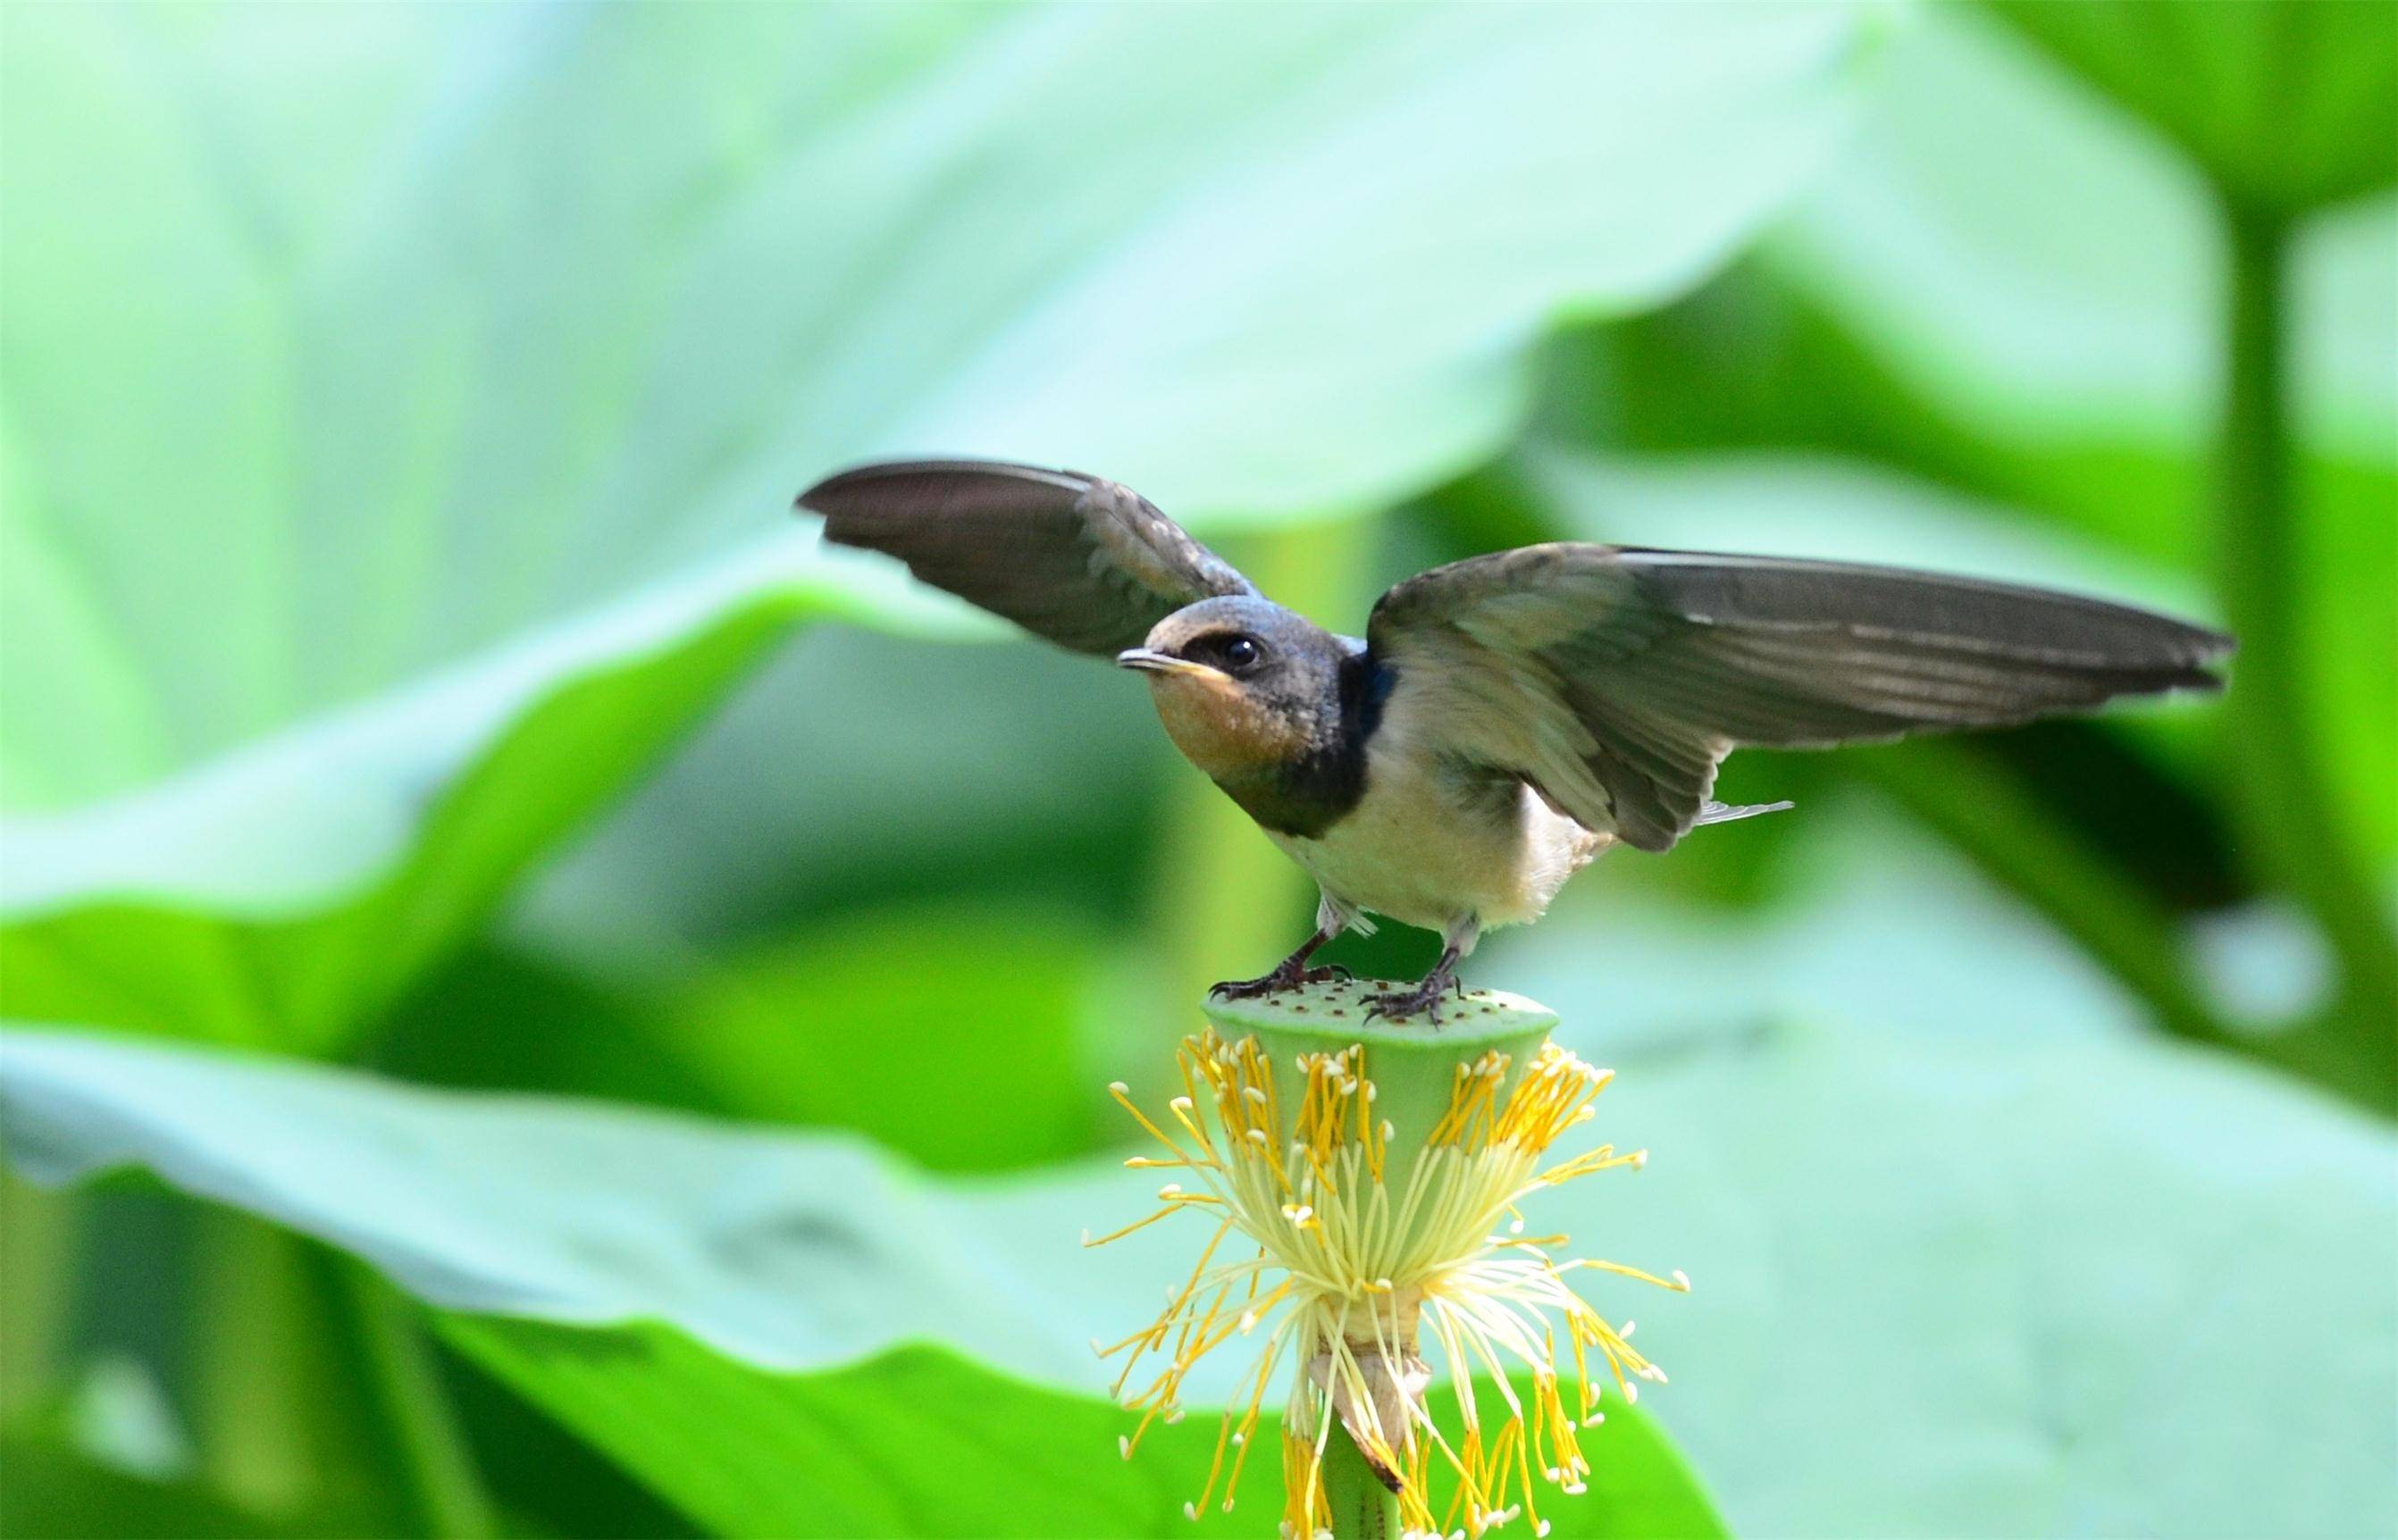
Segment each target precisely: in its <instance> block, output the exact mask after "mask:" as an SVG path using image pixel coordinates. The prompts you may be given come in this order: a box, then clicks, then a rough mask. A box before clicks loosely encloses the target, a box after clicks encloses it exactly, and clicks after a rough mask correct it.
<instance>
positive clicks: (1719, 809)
mask: <svg viewBox="0 0 2398 1540" xmlns="http://www.w3.org/2000/svg"><path fill="white" fill-rule="evenodd" d="M1791 806H1792V804H1790V803H1788V802H1747V803H1735V802H1708V803H1705V804H1704V805H1702V806H1701V807H1700V809H1699V816H1698V817H1697V818H1695V819H1693V820H1691V826H1692V827H1696V826H1697V825H1698V824H1729V823H1731V821H1732V820H1733V819H1735V818H1755V817H1756V816H1757V815H1758V813H1761V812H1784V811H1787V810H1789V808H1790V807H1791Z"/></svg>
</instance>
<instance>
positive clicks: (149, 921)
mask: <svg viewBox="0 0 2398 1540" xmlns="http://www.w3.org/2000/svg"><path fill="white" fill-rule="evenodd" d="M1866 30H1867V29H1866V27H1865V26H1864V24H1862V23H1861V22H1860V21H1859V20H1858V16H1857V13H1854V12H1852V11H1851V10H1849V9H1847V8H1844V7H1809V8H1806V9H1794V10H1790V11H1785V12H1782V13H1778V14H1776V15H1773V16H1772V17H1770V18H1764V19H1761V20H1760V19H1758V18H1755V17H1745V16H1739V17H1736V16H1732V15H1730V14H1727V13H1720V12H1714V11H1702V10H1678V9H1666V8H1660V7H1646V6H1637V5H1618V6H1604V7H1572V8H1548V9H1527V10H1521V11H1516V12H1512V13H1507V14H1505V15H1504V16H1493V15H1491V14H1490V13H1488V12H1484V11H1481V10H1478V9H1477V8H1475V7H1439V8H1427V7H1302V8H1300V9H1296V10H1288V11H1277V12H1273V13H1263V12H1248V11H1241V12H1233V11H1211V10H1200V9H1181V8H1173V7H1082V8H1031V9H1023V10H1018V9H1013V8H1002V7H899V8H882V7H749V8H742V7H733V8H727V9H720V10H712V11H707V12H704V13H684V12H679V11H667V10H660V9H653V8H643V7H541V8H537V9H530V10H527V9H517V8H506V7H502V8H488V9H466V10H451V11H438V12H435V11H427V12H424V13H423V14H419V15H409V16H378V17H373V18H369V19H366V20H359V19H357V18H356V17H353V16H352V15H350V14H347V13H344V12H340V11H322V12H312V13H294V12H283V11H276V12H263V11H252V10H246V9H244V8H242V7H232V8H229V9H227V10H223V11H211V12H196V13H187V12H165V11H157V10H142V9H125V8H114V9H112V8H81V9H78V8H72V7H67V8H59V9H53V10H47V11H41V12H29V13H27V15H26V16H25V17H23V18H22V19H20V22H18V23H16V24H12V27H11V29H10V40H9V41H10V46H9V48H8V50H7V58H6V61H5V64H0V68H5V70H6V83H7V90H6V92H5V96H6V100H7V121H6V125H5V127H6V133H7V141H8V145H9V154H8V155H7V161H6V165H5V167H0V172H4V173H5V177H4V178H0V196H5V197H6V198H7V202H8V204H9V207H10V208H11V209H12V211H13V212H14V215H15V218H14V219H13V220H12V229H13V230H14V231H15V235H14V236H13V237H12V241H11V249H10V272H9V280H10V281H9V284H8V287H7V297H6V307H7V309H6V322H7V325H6V328H5V336H6V342H5V345H0V375H5V379H6V382H7V397H8V405H7V417H6V420H5V422H0V484H5V487H6V489H7V497H6V499H5V500H0V502H5V510H6V512H5V521H4V522H0V542H5V549H6V552H7V561H6V562H5V563H0V568H5V570H6V573H7V584H8V603H7V606H6V608H5V615H6V622H5V626H6V630H5V633H0V655H5V656H6V657H7V659H9V660H11V661H12V662H11V667H10V669H9V673H10V677H11V681H12V688H11V690H10V695H9V710H8V713H7V717H6V720H5V724H0V766H4V767H5V770H6V783H5V795H6V800H7V807H8V809H9V810H10V812H11V813H12V815H14V817H13V819H12V823H11V826H10V829H9V842H10V854H11V860H10V862H9V864H8V876H7V904H8V907H9V909H10V910H11V912H12V913H13V914H14V915H15V916H17V917H18V924H17V925H16V926H15V927H14V928H12V929H11V931H9V932H8V933H7V938H6V939H7V952H8V956H7V973H8V977H9V980H10V994H9V997H8V999H7V1005H8V1007H9V1008H10V1009H16V1010H20V1011H34V1012H39V1013H66V1014H72V1015H74V1016H75V1017H76V1018H78V1019H83V1020H89V1021H95V1022H106V1023H113V1024H128V1025H134V1026H139V1027H143V1028H147V1029H152V1030H161V1031H173V1032H179V1033H182V1034H184V1035H191V1036H204V1037H210V1038H219V1039H222V1040H227V1041H240V1042H251V1043H274V1044H281V1045H287V1046H295V1047H300V1048H303V1049H309V1050H322V1049H324V1048H327V1047H329V1046H330V1045H331V1044H333V1043H335V1042H337V1041H339V1040H340V1039H341V1038H342V1037H343V1036H344V1033H345V1032H346V1031H347V1030H348V1028H349V1027H350V1025H351V1024H352V1023H354V1022H355V1021H356V1020H357V1017H358V1016H359V1015H360V1014H361V1013H362V1012H363V1011H366V1010H368V1009H370V1008H371V1007H372V1006H373V1005H375V1004H377V1003H380V1002H381V1001H383V1000H384V999H386V998H388V997H389V995H390V994H391V992H392V991H393V990H394V989H395V988H397V986H398V985H399V984H401V983H403V982H404V981H405V980H406V978H407V977H408V975H409V974H410V973H411V972H412V971H414V970H416V969H418V968H421V967H422V966H423V965H424V962H425V961H426V960H427V959H428V958H429V957H432V956H433V955H435V954H436V953H438V951H439V950H440V949H441V948H442V947H443V946H444V945H445V944H447V943H448V942H449V941H451V939H453V938H454V937H455V935H456V933H457V931H458V930H459V928H460V927H461V926H462V925H463V924H464V923H465V920H466V919H467V918H469V917H472V916H473V915H475V914H476V913H478V911H479V910H480V908H481V907H482V906H483V905H485V904H488V903H489V901H490V899H491V896H492V893H493V892H495V891H497V890H498V889H499V888H500V887H501V886H502V885H504V884H505V881H506V879H507V878H508V877H510V876H511V875H513V874H514V873H515V872H516V871H518V870H519V869H520V868H521V867H522V865H523V864H525V863H526V862H528V861H530V860H531V859H532V858H533V857H534V856H536V855H537V854H539V853H540V851H541V850H543V849H545V848H546V846H547V845H548V844H549V843H550V842H551V841H553V840H554V839H555V838H556V837H558V835H559V833H561V832H562V831H563V830H564V829H565V828H566V827H568V826H570V825H571V824H572V823H573V821H574V819H575V818H576V817H577V816H579V814H580V813H582V812H583V811H585V810H587V809H588V808H589V807H591V806H593V805H596V804H597V803H599V802H600V801H601V800H604V799H605V798H606V797H608V796H609V795H611V794H613V792H615V791H616V790H618V789H619V788H621V786H622V785H623V783H625V782H626V780H627V779H628V778H629V777H630V776H631V775H632V774H634V773H635V772H636V771H637V770H638V769H639V768H640V766H641V765H642V764H643V763H645V762H646V760H647V759H648V757H650V756H651V755H652V754H653V753H654V752H655V750H656V749H657V747H658V746H659V745H660V744H661V743H664V742H666V741H667V740H668V739H669V738H671V737H672V736H673V734H674V731H675V730H676V729H677V728H678V727H679V726H680V724H681V723H682V722H683V721H684V720H686V719H687V718H688V716H689V715H690V714H691V713H693V712H694V711H696V710H697V709H699V707H700V706H701V705H703V704H704V703H705V702H706V700H707V698H709V697H710V696H711V695H712V694H713V693H714V691H715V690H718V689H720V688H721V686H722V685H723V684H724V683H725V682H726V681H728V680H729V679H730V678H731V677H733V676H734V675H735V674H737V673H738V672H739V670H740V668H741V667H742V666H744V665H746V664H747V663H748V662H749V661H750V660H751V659H752V658H753V657H754V656H755V654H756V653H757V651H758V650H759V649H761V648H762V646H763V645H764V643H765V642H766V641H767V640H768V639H769V638H770V636H771V635H772V634H773V632H774V630H775V624H776V623H781V622H783V621H786V620H788V617H789V614H790V613H791V612H792V611H794V610H796V609H800V608H802V606H803V605H805V604H813V605H816V606H822V605H827V604H836V603H846V604H853V605H866V606H870V607H871V608H872V609H873V611H874V612H875V613H876V614H877V615H878V616H882V617H886V618H888V619H889V620H890V621H892V622H893V623H924V622H925V620H926V618H927V617H928V616H931V615H936V614H937V615H940V616H943V617H950V618H948V619H945V620H944V621H943V622H942V623H945V624H955V623H956V622H955V620H954V618H953V616H954V612H953V611H951V610H949V609H936V608H927V606H926V604H925V601H923V599H921V598H920V597H918V596H913V595H910V594H909V593H907V592H906V591H905V588H904V584H903V583H901V582H900V580H899V579H898V578H897V576H896V574H895V573H893V572H892V571H890V570H887V569H884V568H882V567H880V566H878V565H876V564H874V563H871V562H867V561H864V560H858V561H850V560H846V559H842V560H837V561H828V560H825V559H821V558H819V557H818V556H816V555H815V552H814V550H813V545H812V537H811V536H810V535H809V534H808V533H806V532H805V531H802V530H801V529H798V528H797V527H795V526H793V525H792V524H791V523H790V521H789V520H788V518H787V517H786V516H785V515H784V514H783V512H782V510H783V508H784V507H785V506H786V505H787V503H788V498H789V496H790V494H791V491H792V489H793V488H794V487H795V486H796V485H797V484H799V483H801V482H803V481H804V480H805V479H807V478H808V477H809V476H810V475H814V474H816V473H817V472H819V471H821V470H823V469H825V468H827V467H828V466H829V465H830V464H832V463H834V462H839V461H842V460H846V459H851V458H854V457H857V456H861V455H865V454H870V453H875V452H888V451H895V450H901V449H917V450H925V449H939V450H946V451H950V452H977V451H983V452H995V453H1004V454H1008V455H1011V456H1016V457H1021V458H1030V459H1034V460H1045V461H1052V462H1077V463H1088V464H1096V465H1099V466H1102V467H1103V468H1105V469H1107V470H1108V471H1109V472H1111V474H1114V475H1121V476H1124V477H1125V478H1127V479H1131V480H1134V481H1136V482H1138V484H1139V485H1141V486H1142V487H1143V488H1144V489H1146V490H1148V491H1150V492H1151V493H1152V494H1153V495H1156V496H1158V497H1160V498H1161V499H1162V500H1164V501H1165V502H1167V503H1168V504H1169V505H1171V506H1174V507H1176V508H1178V509H1180V510H1182V511H1185V512H1188V513H1192V514H1194V515H1197V516H1200V517H1201V521H1202V522H1203V523H1204V522H1206V521H1208V520H1209V519H1210V518H1213V519H1215V520H1217V521H1218V522H1220V521H1221V519H1222V518H1223V517H1224V516H1232V515H1239V516H1246V517H1249V518H1254V519H1271V518H1274V517H1280V516H1291V515H1298V514H1306V515H1313V516H1320V515H1322V514H1324V513H1326V512H1329V511H1353V510H1360V509H1365V508H1370V507H1373V506H1376V505H1379V504H1381V503H1383V502H1388V501H1390V500H1392V499H1394V497H1396V496H1398V495H1400V494H1401V493H1403V492H1405V491H1407V490H1409V489H1414V488H1417V487H1420V486H1422V485H1424V484H1426V483H1427V482H1429V481H1431V480H1434V479H1436V478H1437V477H1439V476H1440V475H1445V474H1448V472H1450V471H1452V470H1454V469H1455V468H1457V467H1458V466H1460V465H1462V464H1464V463H1467V462H1471V461H1473V460H1475V459H1476V458H1478V457H1480V456H1482V455H1484V454H1487V453H1488V452H1489V450H1490V449H1491V448H1492V447H1493V446H1494V445H1495V444H1497V443H1498V442H1499V441H1500V440H1501V439H1502V437H1503V436H1504V435H1506V434H1507V433H1508V432H1509V431H1511V429H1512V427H1513V425H1514V424H1515V423H1516V421H1517V420H1518V419H1519V418H1520V416H1521V414H1522V411H1523V409H1524V406H1525V402H1526V399H1527V393H1528V391H1529V379H1530V375H1529V369H1528V368H1527V367H1526V363H1525V359H1526V356H1527V354H1528V353H1529V349H1530V347H1531V345H1532V344H1533V343H1534V342H1535V341H1537V340H1538V338H1539V337H1540V335H1541V333H1542V332H1543V330H1544V328H1546V327H1547V326H1548V325H1549V324H1550V322H1551V320H1552V319H1553V317H1554V316H1555V315H1556V314H1557V313H1558V312H1559V311H1560V309H1561V308H1564V307H1568V306H1571V307H1574V308H1578V309H1582V310H1586V311H1616V310H1622V309H1626V308H1637V307H1638V306H1641V305H1645V304H1650V303H1654V302H1656V301H1659V300H1660V299H1662V298H1664V297H1665V296H1667V295H1669V294H1671V293H1673V292H1675V291H1677V289H1679V288H1682V287H1684V286H1686V285H1688V284H1689V283H1690V282H1691V281H1693V280H1694V279H1695V278H1696V277H1697V276H1698V275H1700V274H1701V273H1703V272H1704V270H1706V269H1707V268H1708V267H1709V266H1711V265H1713V264H1714V263H1716V262H1717V261H1719V260H1720V259H1721V258H1722V257H1723V256H1724V255H1725V254H1726V253H1728V252H1729V251H1731V249H1733V248H1736V247H1737V246H1738V245H1739V244H1740V243H1741V242H1742V241H1743V240H1744V239H1745V237H1746V235H1747V234H1749V233H1750V232H1751V231H1752V230H1753V229H1754V228H1755V227H1756V225H1757V223H1758V221H1759V220H1761V219H1762V218H1763V217H1765V216H1766V215H1768V214H1769V213H1771V212H1772V210H1773V209H1774V208H1776V207H1777V206H1778V205H1779V204H1780V203H1781V201H1782V200H1783V199H1784V198H1785V196H1786V195H1787V194H1789V193H1790V192H1791V191H1792V190H1793V189H1794V188H1795V187H1796V186H1797V185H1798V184H1799V182H1800V181H1801V180H1802V179H1803V178H1804V177H1805V176H1806V175H1807V174H1808V173H1809V172H1810V171H1811V170H1812V168H1813V167H1814V166H1815V165H1816V164H1817V163H1818V162H1819V161H1820V159H1821V157H1822V154H1823V152H1824V150H1825V147H1826V145H1827V144H1828V143H1829V142H1830V141H1831V139H1832V138H1833V136H1834V135H1835V134H1836V133H1837V132H1838V131H1839V128H1840V127H1841V124H1842V122H1843V119H1844V111H1843V109H1844V105H1845V103H1846V102H1847V100H1849V97H1850V91H1849V80H1850V77H1851V75H1852V73H1853V66H1854V63H1855V60H1856V59H1857V57H1858V55H1859V53H1860V52H1861V47H1862V43H1863V34H1864V33H1865V32H1866ZM319 59H322V60H324V61H325V64H326V67H325V68H324V69H323V70H321V71H320V70H318V69H317V68H314V67H312V66H313V63H314V61H316V60H319ZM294 60H307V61H310V62H309V64H306V65H295V63H294ZM1561 179H1563V180H1569V181H1570V182H1571V184H1572V185H1575V186H1579V187H1585V188H1605V189H1606V193H1605V195H1603V196H1602V195H1588V196H1560V195H1559V194H1558V186H1559V183H1560V181H1561ZM1427 231H1437V232H1440V233H1441V234H1440V236H1439V238H1437V239H1431V238H1426V236H1425V234H1424V233H1425V232H1427ZM128 296H140V297H141V302H139V303H128V300H127V297H128ZM1394 315H1406V316H1407V317H1408V325H1407V326H1405V327H1394V326H1392V325H1390V324H1389V322H1390V319H1391V317H1393V316H1394ZM761 596H767V597H761ZM631 657H644V658H645V659H646V662H645V663H644V665H643V667H642V668H640V669H634V668H630V667H628V666H627V664H626V660H627V659H628V658H631ZM612 671H613V673H615V674H640V675H642V676H643V683H642V685H641V688H640V690H633V691H630V692H626V691H620V690H607V689H605V688H604V687H603V686H602V685H601V684H600V680H601V679H604V678H607V677H609V676H611V675H612ZM577 681H581V688H582V689H583V690H584V691H585V693H583V694H582V695H581V696H579V697H573V698H570V697H569V696H568V695H567V694H566V693H565V692H566V691H568V690H569V689H570V687H573V686H575V685H576V683H577ZM134 959H140V960H138V961H137V960H134Z"/></svg>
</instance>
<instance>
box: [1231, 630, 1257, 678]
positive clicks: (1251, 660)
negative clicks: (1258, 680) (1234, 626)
mask: <svg viewBox="0 0 2398 1540" xmlns="http://www.w3.org/2000/svg"><path fill="white" fill-rule="evenodd" d="M1264 656H1265V649H1263V648H1260V646H1258V644H1257V643H1256V642H1254V641H1251V640H1250V639H1249V638H1248V637H1246V636H1235V637H1233V639H1232V640H1231V641H1229V642H1226V643H1225V644H1224V662H1225V663H1228V664H1230V665H1231V666H1232V667H1233V668H1234V669H1235V670H1238V669H1246V668H1255V667H1256V666H1257V665H1258V660H1259V659H1260V658H1262V657H1264Z"/></svg>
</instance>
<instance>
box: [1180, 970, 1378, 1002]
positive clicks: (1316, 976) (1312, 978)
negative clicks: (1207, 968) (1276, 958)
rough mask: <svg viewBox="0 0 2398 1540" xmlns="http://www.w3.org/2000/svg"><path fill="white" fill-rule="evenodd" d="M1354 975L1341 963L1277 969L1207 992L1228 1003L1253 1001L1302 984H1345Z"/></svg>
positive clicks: (1218, 985)
mask: <svg viewBox="0 0 2398 1540" xmlns="http://www.w3.org/2000/svg"><path fill="white" fill-rule="evenodd" d="M1354 976H1355V975H1354V974H1353V973H1351V972H1350V971H1349V970H1347V969H1346V968H1343V967H1341V966H1340V964H1339V963H1337V962H1336V963H1328V964H1327V965H1326V966H1324V967H1322V968H1277V969H1275V970H1274V971H1273V972H1271V973H1268V974H1266V975H1264V976H1263V977H1261V978H1254V979H1226V980H1225V981H1224V982H1223V983H1221V984H1217V985H1215V986H1214V987H1213V988H1211V989H1209V990H1208V991H1207V993H1208V994H1210V995H1221V996H1222V997H1223V998H1226V999H1228V1000H1253V999H1256V998H1259V997H1260V996H1261V995H1275V994H1280V993H1281V992H1282V991H1283V990H1286V989H1296V988H1298V987H1299V986H1300V985H1301V984H1330V983H1331V982H1332V981H1333V980H1335V979H1340V980H1343V981H1346V980H1348V979H1351V978H1354Z"/></svg>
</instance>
